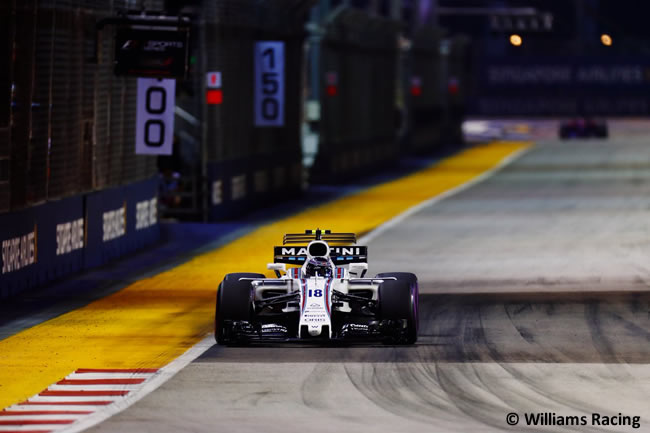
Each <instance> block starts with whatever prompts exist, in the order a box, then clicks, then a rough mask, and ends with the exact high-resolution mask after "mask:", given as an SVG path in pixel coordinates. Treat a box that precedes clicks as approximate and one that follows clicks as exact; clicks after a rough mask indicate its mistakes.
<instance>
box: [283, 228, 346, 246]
mask: <svg viewBox="0 0 650 433" xmlns="http://www.w3.org/2000/svg"><path fill="white" fill-rule="evenodd" d="M311 241H325V242H327V243H328V244H330V245H332V244H342V245H349V244H356V243H357V235H355V234H354V233H332V232H331V230H320V229H316V230H305V233H287V234H286V235H284V238H283V239H282V244H283V245H287V244H304V243H309V242H311Z"/></svg>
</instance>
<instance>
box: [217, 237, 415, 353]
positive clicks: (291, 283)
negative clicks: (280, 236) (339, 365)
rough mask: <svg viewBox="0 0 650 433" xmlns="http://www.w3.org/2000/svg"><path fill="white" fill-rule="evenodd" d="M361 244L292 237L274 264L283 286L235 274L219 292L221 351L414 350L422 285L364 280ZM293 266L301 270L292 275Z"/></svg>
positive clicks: (382, 277) (404, 278) (383, 277)
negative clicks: (300, 344) (277, 345)
mask: <svg viewBox="0 0 650 433" xmlns="http://www.w3.org/2000/svg"><path fill="white" fill-rule="evenodd" d="M296 244H302V245H300V246H296ZM304 244H307V245H304ZM354 244H356V236H355V234H354V233H331V232H330V231H329V230H323V231H321V230H306V231H305V233H304V234H303V233H301V234H286V235H285V236H284V241H283V246H279V247H275V251H274V252H275V254H274V263H269V264H268V269H271V270H273V271H275V274H276V276H277V278H266V277H265V276H264V275H263V274H257V273H233V274H227V275H226V276H225V278H224V279H223V281H222V282H221V284H220V285H219V289H218V291H217V302H216V311H215V320H214V333H215V338H216V340H217V343H219V344H246V343H249V342H254V341H269V340H276V341H290V340H301V341H303V340H306V341H320V342H323V341H332V340H345V341H353V340H369V339H375V340H381V341H383V342H384V343H386V344H414V343H415V342H416V340H417V336H418V280H417V277H416V276H415V275H414V274H411V273H407V272H391V273H382V274H377V276H375V277H374V278H364V277H365V274H366V272H367V270H368V263H367V257H368V249H367V247H364V246H357V245H354ZM287 264H295V265H296V266H295V267H290V268H288V269H287Z"/></svg>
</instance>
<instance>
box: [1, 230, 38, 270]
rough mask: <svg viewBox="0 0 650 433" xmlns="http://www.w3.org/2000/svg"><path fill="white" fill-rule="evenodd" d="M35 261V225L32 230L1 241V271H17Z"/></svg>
mask: <svg viewBox="0 0 650 433" xmlns="http://www.w3.org/2000/svg"><path fill="white" fill-rule="evenodd" d="M35 262H36V227H34V231H33V232H29V233H27V234H25V235H23V236H18V237H15V238H11V239H6V240H4V241H2V273H3V274H6V273H8V272H13V271H17V270H19V269H22V268H24V267H25V266H29V265H31V264H33V263H35Z"/></svg>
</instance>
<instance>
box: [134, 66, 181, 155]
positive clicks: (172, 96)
mask: <svg viewBox="0 0 650 433" xmlns="http://www.w3.org/2000/svg"><path fill="white" fill-rule="evenodd" d="M175 104H176V80H173V79H159V78H138V101H137V113H136V126H135V153H136V154H139V155H171V154H172V150H173V149H172V147H173V146H172V144H173V141H174V106H175Z"/></svg>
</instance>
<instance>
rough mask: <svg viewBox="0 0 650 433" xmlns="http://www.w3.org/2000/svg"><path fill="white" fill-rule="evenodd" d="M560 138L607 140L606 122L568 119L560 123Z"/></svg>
mask: <svg viewBox="0 0 650 433" xmlns="http://www.w3.org/2000/svg"><path fill="white" fill-rule="evenodd" d="M558 135H559V136H560V138H563V139H565V138H590V137H596V138H607V136H608V135H609V131H608V129H607V122H606V121H605V120H603V119H593V118H589V117H586V118H583V117H579V118H576V119H569V120H564V121H562V122H560V130H559V134H558Z"/></svg>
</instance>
